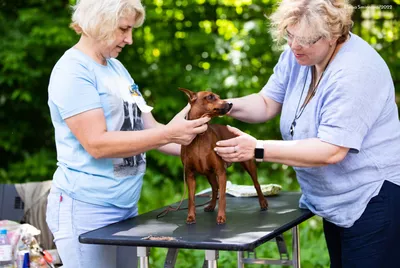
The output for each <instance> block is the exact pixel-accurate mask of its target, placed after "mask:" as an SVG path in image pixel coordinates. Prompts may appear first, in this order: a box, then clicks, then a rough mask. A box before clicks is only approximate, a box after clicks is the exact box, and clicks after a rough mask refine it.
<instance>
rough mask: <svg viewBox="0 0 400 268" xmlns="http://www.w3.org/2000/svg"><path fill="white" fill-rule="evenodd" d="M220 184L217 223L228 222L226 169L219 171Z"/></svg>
mask: <svg viewBox="0 0 400 268" xmlns="http://www.w3.org/2000/svg"><path fill="white" fill-rule="evenodd" d="M217 177H218V184H219V201H218V216H217V224H225V222H226V212H225V211H226V171H225V169H224V168H223V169H221V170H219V171H217Z"/></svg>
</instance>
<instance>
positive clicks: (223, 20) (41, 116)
mask: <svg viewBox="0 0 400 268" xmlns="http://www.w3.org/2000/svg"><path fill="white" fill-rule="evenodd" d="M275 2H276V1H275V0H207V1H206V0H191V1H189V0H143V3H144V5H145V7H146V15H147V17H146V21H145V24H144V26H143V27H141V28H139V29H135V30H134V45H133V46H132V47H129V48H126V49H125V50H124V51H123V53H122V54H121V55H120V57H119V59H120V60H121V62H122V63H123V64H124V65H125V66H126V68H127V69H128V70H129V72H130V73H131V75H132V77H133V78H134V79H135V81H136V83H137V84H138V85H139V86H140V89H141V91H142V92H143V94H144V95H145V97H146V100H147V101H148V103H149V104H150V105H152V106H154V107H155V108H154V116H155V118H156V119H157V120H158V121H159V122H161V123H168V121H169V120H171V119H172V118H173V116H174V115H175V114H176V113H177V112H179V111H180V110H181V109H182V108H183V107H184V106H185V105H186V102H187V99H186V97H185V96H184V94H182V93H181V92H179V91H178V90H177V88H178V87H186V88H189V89H192V90H195V91H198V90H204V89H210V90H212V91H214V92H216V93H217V94H219V95H220V96H221V97H222V98H231V97H236V96H243V95H247V94H252V93H256V92H258V91H259V90H260V89H261V88H262V87H263V85H264V84H265V83H266V82H267V80H268V78H269V76H270V75H271V73H272V68H273V67H274V65H275V63H276V62H277V60H278V57H279V54H280V48H279V47H276V46H275V45H274V44H273V42H272V40H271V37H270V35H269V34H268V21H267V20H266V19H265V15H268V14H270V13H271V12H272V10H273V8H274V4H275ZM353 2H354V3H353V5H354V6H356V7H357V6H360V7H361V6H369V5H371V4H374V3H375V4H377V5H384V4H386V5H392V8H391V9H386V10H383V9H379V8H373V7H369V8H358V9H356V10H355V13H354V20H355V25H354V32H355V33H357V34H359V35H361V36H362V37H363V38H364V39H365V40H366V41H367V42H369V43H370V44H371V45H373V46H374V48H375V49H376V50H377V51H378V52H379V53H380V54H381V55H382V57H383V58H384V59H385V60H386V62H387V63H388V65H389V68H390V69H391V71H392V75H393V78H394V80H395V85H396V89H397V90H396V93H397V96H399V90H400V84H399V83H400V76H399V73H398V72H397V71H398V70H399V69H400V68H399V67H400V66H399V64H400V52H399V51H400V47H399V46H400V41H399V29H400V27H399V26H400V25H399V24H400V23H399V21H398V18H399V12H400V10H399V7H398V5H397V4H399V2H398V0H396V3H397V4H396V3H393V2H391V1H386V0H384V1H372V0H371V1H353ZM73 3H74V1H73V0H53V1H43V0H0V34H1V38H0V70H1V74H0V129H1V131H0V157H1V159H2V161H1V163H0V181H1V182H5V181H8V182H24V181H41V180H48V179H51V178H52V174H53V172H54V171H55V169H56V153H55V146H54V131H53V127H52V125H51V120H50V116H49V110H48V107H47V85H48V81H49V76H50V72H51V69H52V67H53V66H54V64H55V63H56V61H57V60H58V59H59V58H60V57H61V55H62V54H63V53H64V51H65V50H67V49H68V48H69V47H71V46H72V45H74V43H75V42H76V41H77V40H78V36H76V34H75V33H74V32H73V31H72V30H71V29H69V28H68V24H69V22H70V5H71V4H73ZM397 99H398V102H399V97H397ZM278 120H279V119H276V120H274V121H271V122H268V123H266V124H256V125H251V124H246V123H241V122H239V121H236V120H233V119H231V118H218V119H215V120H214V121H213V122H218V123H223V124H229V125H233V126H236V127H238V128H240V129H242V130H244V131H246V132H247V133H249V134H251V135H253V136H255V137H258V138H263V139H280V134H279V121H278ZM147 159H148V172H147V174H146V176H145V182H144V187H143V191H142V198H141V200H140V213H143V212H146V211H149V210H152V209H155V208H159V207H161V206H163V205H167V204H170V203H173V202H177V201H179V200H180V198H181V196H182V195H183V178H182V165H181V162H180V160H179V158H175V157H169V156H165V155H162V154H160V153H159V152H156V151H151V152H149V153H148V155H147ZM228 176H229V180H231V181H232V182H234V183H240V184H251V180H250V178H249V177H248V176H247V175H246V174H244V173H243V171H242V170H241V168H240V166H239V165H233V166H232V167H230V168H229V169H228ZM259 177H260V183H278V184H281V185H282V186H283V188H284V189H285V190H296V191H297V190H299V186H298V184H297V181H296V178H295V174H294V172H293V170H292V169H291V168H290V167H287V166H284V165H279V164H275V163H262V164H261V165H259ZM208 187H209V186H208V184H207V182H206V179H199V180H198V184H197V188H198V190H200V189H204V188H208ZM285 238H286V239H290V235H289V236H288V235H285ZM301 247H302V251H301V252H302V266H303V267H328V256H327V250H326V246H325V242H324V238H323V232H322V224H321V220H320V219H319V218H317V217H314V218H313V219H312V220H309V221H307V222H306V223H303V224H302V225H301ZM273 252H275V253H276V246H275V244H273V243H267V244H266V245H265V246H262V247H260V248H259V249H257V255H258V256H260V257H271V256H270V254H275V253H273ZM165 254H166V251H165V250H164V249H154V250H153V251H152V255H151V258H150V261H151V264H153V265H152V266H154V267H161V266H162V265H163V258H164V256H165ZM274 256H275V257H276V255H272V257H274ZM203 259H204V253H203V252H202V251H193V250H182V251H180V253H179V256H178V265H177V267H189V266H196V267H197V266H200V263H202V261H203ZM235 261H236V255H235V254H234V253H229V252H220V262H221V263H224V266H223V267H234V266H235V264H234V263H235ZM229 264H231V265H229ZM249 267H252V266H249ZM254 267H256V266H254Z"/></svg>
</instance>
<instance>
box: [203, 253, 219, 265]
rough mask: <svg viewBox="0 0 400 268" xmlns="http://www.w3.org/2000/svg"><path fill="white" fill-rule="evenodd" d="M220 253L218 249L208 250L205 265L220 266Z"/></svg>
mask: <svg viewBox="0 0 400 268" xmlns="http://www.w3.org/2000/svg"><path fill="white" fill-rule="evenodd" d="M218 257H219V253H218V250H206V259H205V262H204V265H203V267H204V266H205V265H206V263H207V264H208V265H207V266H206V267H208V268H217V267H218V263H217V260H218Z"/></svg>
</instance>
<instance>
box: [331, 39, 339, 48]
mask: <svg viewBox="0 0 400 268" xmlns="http://www.w3.org/2000/svg"><path fill="white" fill-rule="evenodd" d="M338 39H339V38H338V37H336V38H333V39H331V40H329V46H330V47H331V46H333V45H334V44H336V43H337V41H338Z"/></svg>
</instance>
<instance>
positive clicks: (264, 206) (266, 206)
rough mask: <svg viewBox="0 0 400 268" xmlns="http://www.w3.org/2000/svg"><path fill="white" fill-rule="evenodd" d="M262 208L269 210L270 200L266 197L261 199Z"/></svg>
mask: <svg viewBox="0 0 400 268" xmlns="http://www.w3.org/2000/svg"><path fill="white" fill-rule="evenodd" d="M260 208H261V210H267V209H268V202H267V200H266V199H264V200H261V201H260Z"/></svg>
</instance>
